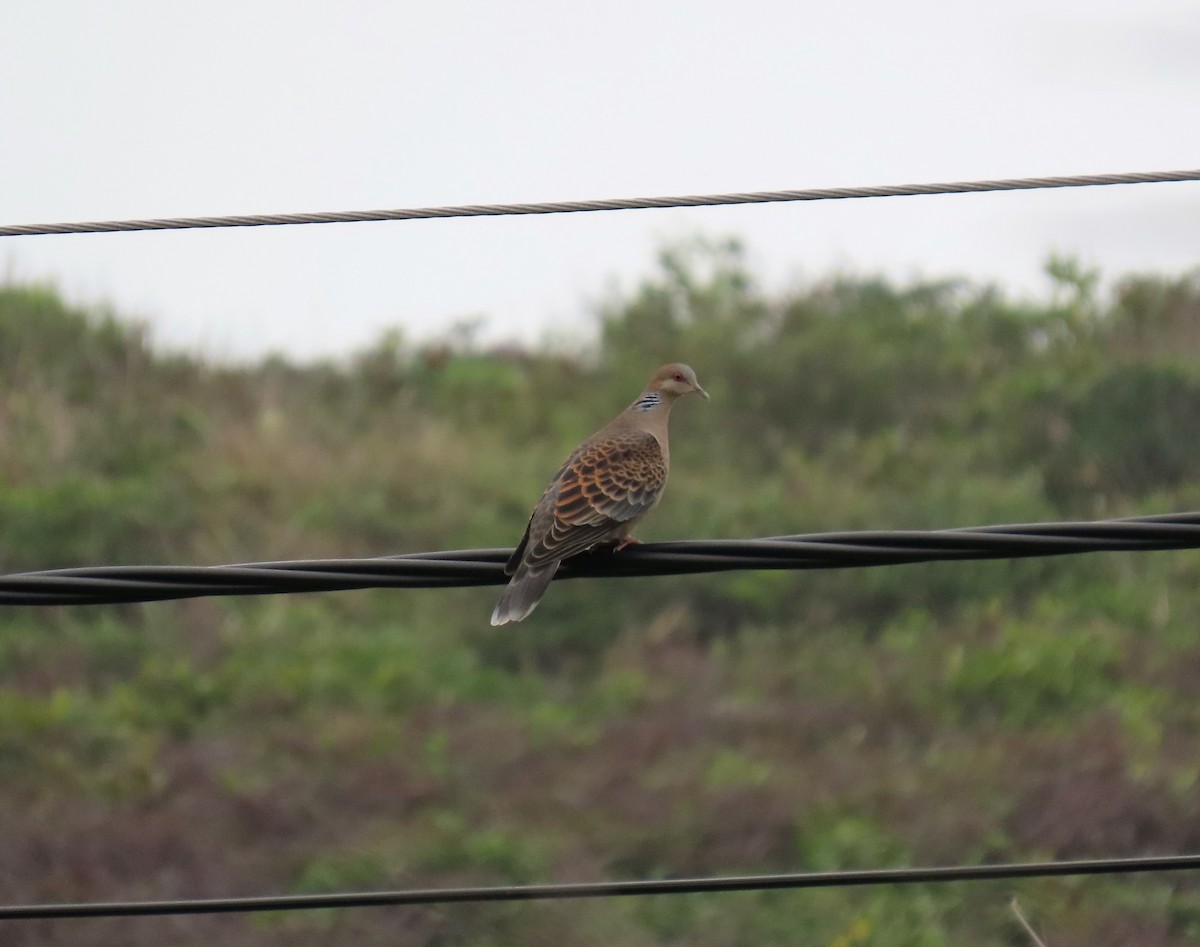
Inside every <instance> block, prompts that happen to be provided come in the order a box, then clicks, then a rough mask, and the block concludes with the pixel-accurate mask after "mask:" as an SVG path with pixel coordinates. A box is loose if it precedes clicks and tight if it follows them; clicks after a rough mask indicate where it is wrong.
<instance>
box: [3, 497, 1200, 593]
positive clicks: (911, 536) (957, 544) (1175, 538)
mask: <svg viewBox="0 0 1200 947" xmlns="http://www.w3.org/2000/svg"><path fill="white" fill-rule="evenodd" d="M1197 548H1200V513H1169V514H1165V515H1159V516H1141V517H1133V518H1129V519H1118V520H1098V521H1094V522H1066V523H1024V524H1016V525H1004V526H977V527H971V528H965V529H944V530H867V531H861V532H836V533H808V534H799V535H791V536H773V537H769V538H765V539H746V540H738V539H710V540H688V541H681V542H666V543H647V544H644V545H640V546H633V547H631V548H629V549H626V550H624V551H623V552H621V553H617V554H613V553H611V552H608V551H606V550H600V551H597V552H593V553H588V554H585V555H582V556H576V557H575V558H573V559H568V560H566V561H565V562H564V563H563V564H562V567H561V568H560V570H559V576H558V577H559V578H583V577H587V578H616V577H633V576H654V575H685V574H695V573H704V572H726V571H731V570H736V569H772V570H778V569H801V570H807V569H848V568H863V567H867V566H883V565H899V564H903V563H916V562H935V561H945V560H950V561H959V560H975V559H1017V558H1030V557H1037V556H1061V555H1072V554H1078V553H1085V552H1120V551H1130V552H1145V551H1151V550H1165V549H1197ZM511 552H512V550H511V549H461V550H450V551H444V552H424V553H412V554H409V555H401V556H389V557H384V558H375V559H313V560H299V561H287V562H255V563H244V564H239V565H228V566H155V565H149V566H136V565H134V566H85V567H79V568H71V569H52V570H48V571H44V572H24V573H17V574H12V575H5V576H0V605H98V604H112V603H120V602H152V601H165V600H168V599H180V598H197V597H202V596H210V595H278V594H282V593H287V592H327V591H336V590H346V589H366V588H454V587H462V586H477V585H502V584H504V583H506V582H507V581H508V576H506V575H505V574H504V570H503V565H504V562H505V561H506V560H507V559H508V556H509V554H510V553H511Z"/></svg>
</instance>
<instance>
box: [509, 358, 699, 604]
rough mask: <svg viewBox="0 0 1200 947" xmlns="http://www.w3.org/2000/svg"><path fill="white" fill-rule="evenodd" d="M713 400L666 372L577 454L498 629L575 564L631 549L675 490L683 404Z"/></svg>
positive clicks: (517, 574)
mask: <svg viewBox="0 0 1200 947" xmlns="http://www.w3.org/2000/svg"><path fill="white" fill-rule="evenodd" d="M692 393H695V394H698V395H700V396H701V397H703V398H704V399H705V400H706V401H707V400H708V392H707V391H705V390H704V389H703V388H701V387H700V382H698V381H696V373H695V372H694V371H692V370H691V369H690V368H688V366H686V365H679V364H674V365H664V366H663V367H662V368H660V369H659V370H658V371H656V372H655V373H654V374H653V375H651V376H650V380H649V381H648V382H646V388H645V390H644V391H643V392H642V393H641V394H640V395H638V397H637V400H636V401H634V402H633V404H631V405H630V406H629V407H628V408H626V409H625V410H624V411H622V412H621V413H620V414H618V415H617V416H616V417H615V418H614V419H613V420H612V421H611V422H609V424H608V425H607V426H606V427H604V428H602V429H601V430H600V431H598V432H597V433H595V434H593V435H592V436H591V437H589V438H588V439H587V440H586V441H584V442H583V443H582V444H580V445H579V446H578V447H577V448H575V452H574V453H573V454H571V456H570V457H568V458H567V462H566V463H565V464H563V466H562V469H561V470H559V472H558V474H557V475H556V476H555V478H554V479H553V480H552V481H551V482H550V486H548V487H547V488H546V492H545V493H543V494H542V498H541V499H540V500H539V501H538V504H537V506H536V507H535V508H534V510H533V515H532V516H531V517H530V518H529V525H528V526H527V527H526V528H525V536H524V538H523V539H522V540H521V544H520V545H519V546H517V548H516V549H515V550H513V554H512V557H511V558H510V559H509V560H508V564H507V565H505V567H504V571H505V573H506V574H507V575H511V576H512V581H511V582H509V583H508V588H506V589H505V590H504V594H503V595H501V596H500V601H499V602H498V603H497V605H496V608H495V610H494V611H493V612H492V624H493V625H504V624H507V623H508V622H510V621H520V620H521V619H522V618H524V617H525V616H526V615H528V614H529V613H530V612H532V611H533V610H534V608H535V607H536V606H537V603H538V601H539V600H540V599H541V597H542V595H543V594H544V593H545V591H546V586H548V585H549V584H550V580H551V579H553V578H554V573H555V572H557V571H558V564H559V563H560V562H562V560H564V559H566V558H567V557H568V556H574V555H576V554H577V553H581V552H586V551H587V550H589V549H592V548H594V547H596V546H599V545H602V544H609V543H611V544H615V546H616V548H617V549H624V548H625V547H626V546H628V545H630V544H631V543H636V542H637V540H636V539H633V538H632V537H630V535H629V532H630V530H632V529H633V527H634V526H635V525H637V522H638V520H640V519H641V518H642V517H643V516H645V515H646V514H647V513H649V512H650V511H651V510H652V509H654V505H655V504H656V503H657V502H658V500H659V497H661V496H662V492H663V487H664V486H666V483H667V471H668V470H669V469H670V466H671V453H670V450H669V449H668V447H667V420H668V419H669V418H670V416H671V406H672V405H673V404H674V403H675V401H676V399H678V398H679V397H681V396H682V395H686V394H692Z"/></svg>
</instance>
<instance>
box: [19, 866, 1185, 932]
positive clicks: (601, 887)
mask: <svg viewBox="0 0 1200 947" xmlns="http://www.w3.org/2000/svg"><path fill="white" fill-rule="evenodd" d="M1198 868H1200V855H1166V856H1154V857H1141V858H1097V859H1089V860H1083V861H1063V862H1018V863H1013V864H1002V865H952V866H945V867H937V868H879V869H866V870H862V871H818V872H795V873H790V874H778V875H748V876H743V877H732V878H731V877H725V878H667V879H654V880H647V881H597V882H587V883H580V884H542V885H500V886H495V887H477V888H423V889H422V888H417V889H410V890H400V891H358V892H347V893H334V894H295V895H281V896H264V897H250V898H203V899H194V900H178V901H111V902H93V903H74V904H69V903H68V904H23V905H6V906H0V921H5V920H8V921H18V920H48V919H52V918H86V917H139V916H140V917H145V916H151V915H158V916H161V915H179V914H244V913H251V912H259V911H309V910H315V909H318V908H365V907H400V906H406V905H407V906H415V905H434V904H463V903H471V902H473V903H483V902H496V901H550V900H563V899H578V898H616V897H634V896H646V895H678V894H715V893H718V892H733V891H778V890H784V889H786V890H798V889H803V888H849V887H865V886H868V885H913V884H944V883H947V882H956V881H1005V880H1009V881H1011V880H1015V879H1018V878H1054V877H1058V878H1064V877H1078V876H1084V875H1115V874H1131V873H1142V872H1164V871H1191V870H1195V869H1198Z"/></svg>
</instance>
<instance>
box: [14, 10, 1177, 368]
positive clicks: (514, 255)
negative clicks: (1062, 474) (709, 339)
mask: <svg viewBox="0 0 1200 947" xmlns="http://www.w3.org/2000/svg"><path fill="white" fill-rule="evenodd" d="M1198 49H1200V5H1197V4H1196V3H1194V2H1191V0H1186V2H1181V0H1140V2H1139V3H1136V4H1134V3H1129V2H1127V0H1120V2H1112V0H1036V2H1035V0H1008V2H1006V3H1003V4H962V3H950V2H932V0H909V2H907V3H904V4H897V3H894V2H885V0H859V2H857V3H849V2H847V3H841V4H832V3H827V2H825V3H811V2H810V3H797V2H791V3H785V2H770V3H768V2H757V0H741V2H738V3H728V2H726V3H717V2H697V0H692V2H687V3H684V2H661V3H647V2H645V0H640V2H625V0H616V2H609V3H607V4H579V5H576V4H564V3H562V2H543V0H529V2H519V0H513V2H509V3H505V4H481V3H478V2H475V3H467V2H460V0H450V2H447V0H442V2H438V3H424V4H415V3H382V2H360V3H340V4H335V3H331V2H328V0H326V2H323V3H313V2H297V0H289V2H281V0H280V2H276V0H258V2H246V0H239V2H237V3H210V4H174V3H163V2H161V0H124V2H115V0H106V2H97V0H62V2H54V0H9V2H7V3H6V4H5V5H4V9H3V11H0V136H2V146H0V181H2V182H3V184H0V223H2V224H17V223H41V222H50V221H61V220H89V219H107V218H125V217H159V216H182V215H200V214H205V215H207V214H230V213H269V212H288V211H317V210H356V209H373V208H380V207H408V206H420V205H430V204H459V203H477V202H500V201H504V202H507V201H537V200H556V199H585V198H597V197H627V196H651V195H660V194H686V193H697V192H710V191H711V192H716V191H739V190H767V189H776V188H802V187H824V186H836V185H856V184H887V183H908V182H920V181H939V180H959V179H968V178H983V177H1010V176H1025V175H1041V174H1077V173H1100V172H1110V171H1114V172H1115V171H1139V170H1142V171H1149V170H1167V169H1177V168H1189V167H1197V166H1200V121H1197V116H1200V55H1198V54H1197V52H1196V50H1198ZM696 233H704V234H708V235H711V236H724V235H737V236H740V237H742V238H743V239H744V240H745V242H746V243H747V245H748V247H749V249H750V253H751V259H752V261H753V263H754V265H755V267H756V270H757V272H758V273H759V274H760V275H761V277H762V278H763V279H764V281H766V282H767V283H768V284H769V285H772V286H779V285H786V284H788V283H790V282H794V281H796V280H802V279H805V278H815V277H819V276H820V275H822V274H824V273H826V272H828V271H829V270H830V269H832V268H835V267H836V268H841V269H849V270H854V271H863V272H878V271H882V272H885V273H887V274H890V275H892V276H895V277H898V278H902V279H903V278H907V277H909V276H913V275H928V276H945V275H967V276H971V277H974V278H977V279H994V280H999V281H1001V282H1003V283H1004V284H1005V285H1006V286H1010V287H1013V288H1015V289H1017V290H1019V291H1022V292H1039V291H1041V290H1043V289H1044V287H1045V282H1044V279H1043V278H1042V276H1041V275H1040V274H1041V266H1042V263H1043V261H1044V260H1045V258H1046V256H1047V254H1048V253H1049V252H1051V251H1058V252H1062V253H1071V254H1076V255H1078V256H1079V257H1080V258H1081V259H1082V260H1083V261H1084V262H1086V263H1088V264H1092V265H1098V266H1100V267H1102V268H1103V269H1104V271H1105V273H1106V274H1109V275H1113V274H1116V273H1120V272H1124V271H1128V270H1131V269H1139V270H1146V269H1152V270H1161V271H1168V272H1177V271H1179V270H1182V269H1184V268H1187V267H1192V266H1196V265H1197V264H1200V185H1197V184H1159V185H1141V186H1135V187H1121V188H1092V189H1085V190H1078V191H1057V192H1048V193H1029V194H997V195H969V196H956V197H929V198H895V199H887V200H870V201H839V202H831V203H825V204H804V205H780V206H757V207H743V208H716V209H687V210H668V211H631V212H620V213H610V214H585V215H574V216H558V217H531V218H517V219H508V220H501V219H480V220H457V221H454V220H449V221H412V222H394V223H373V224H339V225H328V226H325V225H323V226H309V227H288V228H257V229H247V230H212V231H195V232H178V233H148V234H108V235H105V234H93V235H79V236H44V237H5V238H0V267H2V268H3V272H6V273H7V274H8V276H9V277H10V278H16V279H49V280H52V281H54V282H56V283H57V284H58V285H59V286H60V287H61V288H62V289H63V290H64V291H65V292H66V293H67V294H68V296H69V297H70V298H72V299H75V300H80V301H87V302H96V301H107V302H109V303H111V304H112V305H114V306H115V307H116V308H117V309H118V310H119V311H120V312H122V313H124V314H129V315H132V316H136V317H138V318H142V319H145V320H147V321H149V322H150V323H151V324H152V325H153V326H154V331H155V337H156V338H157V339H159V340H160V341H162V342H164V343H166V344H170V345H185V346H189V347H196V346H200V347H203V349H204V350H206V351H208V352H211V353H213V354H216V355H221V356H231V355H233V356H245V355H256V354H260V353H262V352H265V351H268V350H272V349H276V350H282V351H285V352H288V353H290V354H293V355H297V356H310V355H317V354H339V353H344V352H346V351H349V350H351V349H353V348H356V347H359V346H362V345H365V344H367V343H369V342H370V341H371V340H373V339H374V338H375V337H376V336H377V335H378V334H379V333H380V332H381V331H382V330H383V329H384V328H387V327H390V326H397V325H398V326H400V327H402V328H403V329H404V331H405V333H406V334H407V335H409V336H410V337H415V338H424V337H427V336H428V335H430V334H436V333H438V332H441V331H444V330H445V329H446V328H447V327H448V326H449V325H451V324H452V323H453V322H455V321H456V320H459V319H461V318H464V317H472V316H482V317H484V318H485V319H486V323H487V326H488V334H489V336H490V337H492V338H508V337H512V338H520V339H524V340H531V339H537V338H539V337H541V336H542V335H543V334H545V333H553V334H555V335H563V334H566V335H572V334H585V333H586V332H588V330H589V329H590V327H591V325H592V317H591V304H592V303H593V302H594V301H595V300H596V299H597V298H599V297H601V296H602V295H603V294H604V292H605V291H606V289H607V288H608V287H610V286H612V285H613V284H614V283H615V284H616V285H618V286H632V285H633V284H634V282H635V281H636V280H637V278H638V277H639V275H641V274H642V273H645V272H646V271H647V270H648V269H649V268H650V266H651V262H652V257H653V253H654V250H655V248H656V247H658V246H659V245H660V244H661V243H662V242H664V241H669V240H672V239H678V238H683V237H687V236H690V235H693V234H696Z"/></svg>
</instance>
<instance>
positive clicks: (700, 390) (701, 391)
mask: <svg viewBox="0 0 1200 947" xmlns="http://www.w3.org/2000/svg"><path fill="white" fill-rule="evenodd" d="M692 390H693V391H694V392H696V394H698V395H699V396H700V397H701V398H703V399H704V400H705V401H708V400H709V398H708V392H707V391H705V390H704V389H703V388H701V387H700V386H699V385H693V386H692Z"/></svg>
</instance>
